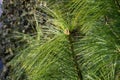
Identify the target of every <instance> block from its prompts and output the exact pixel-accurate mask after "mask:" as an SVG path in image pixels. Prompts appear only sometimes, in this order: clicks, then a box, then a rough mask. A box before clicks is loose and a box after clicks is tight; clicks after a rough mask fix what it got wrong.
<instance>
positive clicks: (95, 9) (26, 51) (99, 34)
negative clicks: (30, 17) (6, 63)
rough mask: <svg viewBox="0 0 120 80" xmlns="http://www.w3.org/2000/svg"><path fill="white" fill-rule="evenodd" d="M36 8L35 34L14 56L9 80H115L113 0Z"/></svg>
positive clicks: (74, 0) (119, 69)
mask: <svg viewBox="0 0 120 80" xmlns="http://www.w3.org/2000/svg"><path fill="white" fill-rule="evenodd" d="M37 6H38V8H36V10H37V13H35V15H34V18H35V20H36V22H35V23H34V24H35V25H36V30H37V33H36V34H35V35H32V36H30V35H27V41H28V44H26V47H24V48H21V49H19V51H16V52H17V53H18V54H17V55H16V56H15V57H14V58H13V59H12V61H11V62H10V64H11V66H12V68H13V70H12V72H11V74H10V76H9V79H11V80H12V79H13V80H21V79H22V80H119V78H120V65H119V64H120V44H119V43H120V42H119V38H120V36H119V33H120V31H119V30H120V28H119V22H120V20H119V14H120V12H119V10H120V8H119V1H118V0H104V1H101V0H97V1H95V0H71V1H70V0H66V1H65V0H62V1H59V0H46V2H45V1H40V5H39V4H38V5H37ZM39 11H43V12H44V13H45V14H43V18H45V19H43V22H44V21H45V23H46V24H45V25H43V24H41V23H40V22H39V21H40V20H39ZM46 17H47V20H46ZM23 19H24V18H23ZM24 35H26V34H23V35H22V36H24ZM22 76H24V77H22Z"/></svg>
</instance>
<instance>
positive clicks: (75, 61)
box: [68, 34, 83, 80]
mask: <svg viewBox="0 0 120 80" xmlns="http://www.w3.org/2000/svg"><path fill="white" fill-rule="evenodd" d="M68 40H69V42H70V50H71V53H72V58H73V62H74V66H75V69H76V72H77V75H78V80H83V76H82V73H81V70H80V68H79V64H78V62H77V56H76V55H75V51H74V46H73V43H74V37H73V34H70V35H69V37H68Z"/></svg>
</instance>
